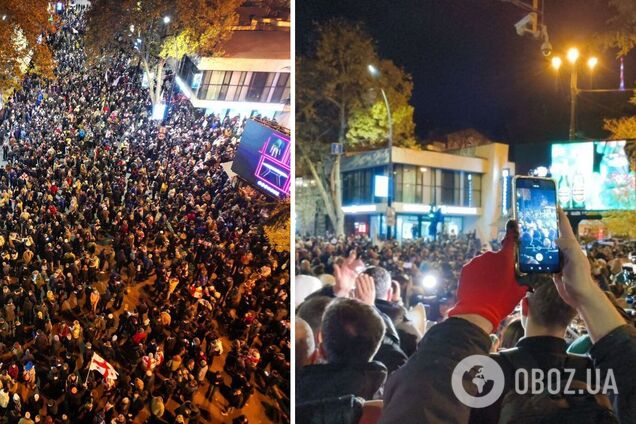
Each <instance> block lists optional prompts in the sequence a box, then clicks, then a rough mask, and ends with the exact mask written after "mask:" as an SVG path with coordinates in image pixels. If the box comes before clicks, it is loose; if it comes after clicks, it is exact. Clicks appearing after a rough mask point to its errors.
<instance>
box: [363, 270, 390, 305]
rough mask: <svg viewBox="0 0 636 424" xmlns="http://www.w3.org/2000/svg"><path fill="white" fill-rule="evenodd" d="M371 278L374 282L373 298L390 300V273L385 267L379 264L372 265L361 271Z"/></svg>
mask: <svg viewBox="0 0 636 424" xmlns="http://www.w3.org/2000/svg"><path fill="white" fill-rule="evenodd" d="M363 273H364V274H367V275H368V276H370V277H371V278H373V282H374V283H375V298H376V299H382V300H391V294H392V291H391V274H390V273H389V271H387V270H386V269H384V268H382V267H379V266H372V267H369V268H367V269H365V270H364V271H363Z"/></svg>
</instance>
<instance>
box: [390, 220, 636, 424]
mask: <svg viewBox="0 0 636 424" xmlns="http://www.w3.org/2000/svg"><path fill="white" fill-rule="evenodd" d="M559 215H560V216H559V234H560V238H559V239H558V240H557V245H558V247H559V249H560V251H561V253H562V254H563V267H562V273H560V274H557V275H556V276H555V277H554V284H555V287H556V290H557V292H558V294H559V296H560V297H561V299H563V301H564V302H565V303H567V304H568V305H570V306H571V307H572V308H573V309H575V310H576V311H577V313H578V314H579V315H580V316H581V317H582V319H583V320H584V322H585V326H586V327H587V330H588V333H589V335H590V338H591V340H592V342H593V344H594V345H593V347H592V349H591V351H590V355H591V357H592V359H593V361H594V366H595V367H596V368H597V369H599V370H600V372H601V374H602V375H607V374H609V372H610V371H609V370H611V373H612V375H613V376H614V378H615V382H616V386H617V387H616V389H617V390H616V392H615V393H614V395H615V396H616V398H615V401H614V409H613V414H615V417H616V420H615V421H613V422H621V423H630V422H633V421H634V419H636V383H635V382H636V379H634V375H635V374H634V370H633V366H632V365H631V364H632V363H633V361H634V360H636V328H634V326H633V325H631V324H629V323H627V322H626V320H625V318H624V316H623V315H622V314H621V313H620V312H619V310H618V309H617V308H616V307H615V306H614V305H613V304H612V302H611V301H610V300H609V299H608V297H607V296H606V295H605V294H604V293H603V291H602V290H601V288H600V287H599V286H598V284H597V283H595V281H594V280H593V278H592V275H591V269H590V263H589V261H588V259H587V258H586V256H585V255H584V254H583V252H582V250H581V248H580V246H579V243H578V241H577V240H576V238H575V236H574V233H573V231H572V228H571V227H570V225H569V222H568V220H567V217H566V215H565V214H564V213H563V211H561V210H559ZM517 237H518V227H517V224H516V223H512V224H511V225H509V226H508V233H507V236H506V238H505V239H504V241H503V244H502V248H501V250H500V251H499V252H497V253H486V254H484V255H481V256H478V257H476V258H474V259H473V260H472V261H470V262H469V263H467V264H466V265H465V266H464V267H463V269H462V272H461V277H460V281H459V288H458V292H457V297H458V302H457V305H456V306H455V307H454V308H453V309H452V310H451V311H450V313H449V316H450V318H449V319H447V320H445V321H444V322H442V323H440V324H437V325H435V326H433V327H432V328H431V329H430V330H429V331H428V332H427V334H426V335H425V337H424V339H423V340H422V342H421V343H420V345H419V347H418V351H417V352H416V353H415V355H413V356H412V357H411V358H410V359H409V361H408V362H407V364H406V365H404V366H403V367H402V368H400V369H399V370H398V371H396V372H395V373H393V374H392V375H391V377H390V378H389V380H388V382H387V384H386V387H385V393H384V409H383V413H382V416H381V419H380V422H381V423H395V422H403V423H423V422H452V423H468V422H470V417H471V408H470V407H469V406H468V405H466V404H463V403H461V402H459V401H458V400H457V397H456V396H455V394H454V391H453V388H452V383H451V382H452V374H453V370H454V369H455V367H456V366H457V365H458V364H459V363H460V361H462V360H463V359H465V358H467V357H469V356H471V355H487V354H488V351H489V348H490V344H491V340H490V338H489V337H488V334H490V333H491V332H493V331H494V330H495V329H496V328H497V327H498V326H499V323H500V322H501V321H502V320H503V319H504V318H506V316H508V315H509V314H510V313H511V312H512V310H513V309H514V308H515V306H516V305H517V304H518V303H519V302H520V301H521V299H522V298H523V297H524V296H525V295H526V291H527V288H526V287H525V286H523V285H521V284H519V282H518V281H517V276H516V274H515V271H514V262H515V251H514V249H515V245H516V238H517ZM541 297H543V295H541V294H539V297H538V298H537V300H539V299H540V298H541ZM546 297H547V299H548V301H547V302H544V305H545V304H546V303H549V302H550V299H553V297H551V296H550V295H546ZM528 304H529V309H530V310H532V304H531V301H530V299H528ZM541 304H542V303H541V301H538V302H534V306H535V310H534V312H530V313H531V314H536V315H535V317H534V318H529V319H528V324H527V325H528V327H526V329H527V331H528V333H529V334H528V335H529V336H533V337H529V338H535V337H534V336H536V338H535V340H531V341H530V342H523V339H522V341H520V342H519V343H522V342H523V344H526V343H528V346H526V347H527V348H530V346H531V345H533V344H541V342H542V341H543V340H545V341H546V342H547V343H550V342H551V341H552V340H553V339H549V337H554V338H555V339H558V338H559V337H562V335H563V329H564V327H565V326H566V325H567V324H566V321H568V320H569V319H571V318H572V312H571V310H566V311H564V312H563V313H562V314H560V315H558V316H555V315H553V316H552V317H547V316H546V317H543V316H542V317H541V318H538V317H539V316H540V315H541V313H542V309H543V308H542V306H541ZM559 317H560V318H559ZM533 326H534V328H533ZM534 332H536V333H534ZM533 333H534V334H533ZM542 335H543V336H542ZM544 336H547V338H545V337H544ZM554 342H555V343H554V344H555V345H556V344H558V343H559V341H558V340H554ZM560 348H564V346H563V345H561V346H560ZM524 349H525V347H524ZM521 350H522V346H520V347H519V351H521ZM555 351H556V350H555ZM551 356H552V354H547V355H546V357H547V358H546V359H545V360H546V361H550V359H549V358H550V357H551ZM563 356H564V355H561V357H563ZM538 360H541V359H538ZM548 363H549V362H548ZM465 374H468V376H470V374H469V373H465ZM464 377H466V376H464ZM477 394H478V393H477V391H475V392H474V393H473V395H474V396H476V395H477ZM503 402H504V404H502V414H504V410H505V411H506V415H504V416H505V417H508V416H510V417H515V416H518V415H520V414H522V413H523V412H528V411H527V410H526V409H525V408H524V406H523V405H522V404H520V403H516V404H515V403H511V404H510V405H506V399H504V401H503ZM544 405H545V404H544ZM559 405H560V406H557V407H555V409H553V410H548V409H546V408H541V409H539V410H538V412H537V410H535V411H534V413H535V414H537V413H540V414H541V415H540V416H542V417H543V418H542V420H550V419H551V420H554V419H558V418H557V417H559V416H561V417H566V418H567V417H569V418H575V417H579V418H577V422H612V421H608V419H609V418H608V415H607V413H606V411H604V412H600V411H599V408H600V406H598V405H597V406H598V408H597V409H596V410H595V411H596V412H598V414H589V413H587V412H588V410H584V411H580V410H577V407H578V406H579V405H580V403H573V404H571V403H568V402H567V399H566V402H565V406H563V402H560V403H559ZM552 406H554V404H552ZM506 408H507V409H506ZM550 413H552V415H550ZM508 414H510V415H508ZM559 414H561V415H559ZM546 415H550V416H546ZM526 416H527V415H526ZM601 416H602V417H604V418H603V419H605V421H599V420H598V419H599V417H601ZM582 418H586V419H587V421H583V420H582ZM562 420H563V419H561V421H562ZM500 422H502V421H500ZM503 422H508V421H503ZM509 422H519V421H518V419H517V420H516V421H515V420H514V419H513V421H509Z"/></svg>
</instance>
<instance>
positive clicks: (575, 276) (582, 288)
mask: <svg viewBox="0 0 636 424" xmlns="http://www.w3.org/2000/svg"><path fill="white" fill-rule="evenodd" d="M558 214H559V238H558V239H557V241H556V244H557V246H558V247H559V249H560V251H561V255H562V261H563V263H562V264H561V272H560V273H558V274H555V275H554V284H555V285H556V288H557V291H558V292H559V296H561V298H562V299H563V300H564V301H565V302H566V303H567V304H568V305H570V306H572V307H573V308H578V307H580V305H581V303H582V302H584V301H585V300H586V299H590V298H594V297H596V296H599V295H601V296H604V295H603V293H601V289H600V288H599V287H598V285H597V284H596V283H595V282H594V280H593V279H592V270H591V267H590V262H589V261H588V260H587V257H586V256H585V254H584V253H583V251H582V250H581V246H580V245H579V242H578V241H577V239H576V237H575V235H574V231H572V227H571V226H570V221H568V217H567V216H566V215H565V213H564V212H563V209H561V208H559V209H558Z"/></svg>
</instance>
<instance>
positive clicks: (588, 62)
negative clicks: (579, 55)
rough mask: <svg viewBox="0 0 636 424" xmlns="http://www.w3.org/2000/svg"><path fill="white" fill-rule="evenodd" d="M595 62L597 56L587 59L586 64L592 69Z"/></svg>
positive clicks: (596, 61) (596, 62)
mask: <svg viewBox="0 0 636 424" xmlns="http://www.w3.org/2000/svg"><path fill="white" fill-rule="evenodd" d="M597 64H598V58H596V57H591V58H589V59H588V60H587V66H588V67H589V68H590V69H592V70H594V68H595V67H596V65H597Z"/></svg>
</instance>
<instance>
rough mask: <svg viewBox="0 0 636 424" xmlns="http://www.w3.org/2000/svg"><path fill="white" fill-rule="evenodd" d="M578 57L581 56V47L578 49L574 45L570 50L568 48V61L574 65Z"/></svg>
mask: <svg viewBox="0 0 636 424" xmlns="http://www.w3.org/2000/svg"><path fill="white" fill-rule="evenodd" d="M578 58H579V49H577V48H576V47H572V48H571V49H570V50H568V61H569V62H570V63H571V64H573V65H574V64H575V63H576V61H577V59H578Z"/></svg>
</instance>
